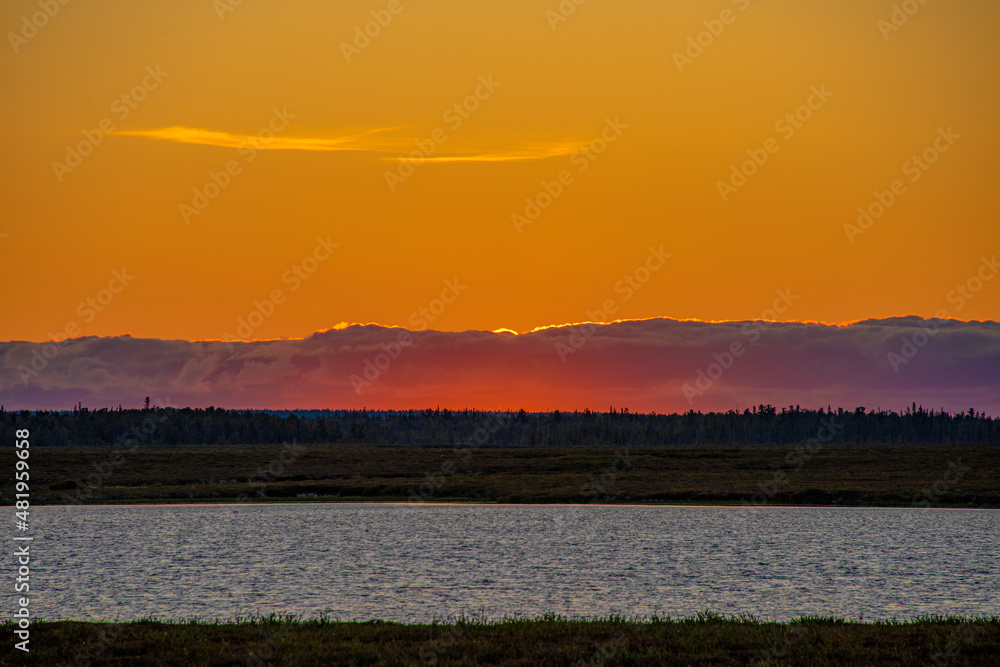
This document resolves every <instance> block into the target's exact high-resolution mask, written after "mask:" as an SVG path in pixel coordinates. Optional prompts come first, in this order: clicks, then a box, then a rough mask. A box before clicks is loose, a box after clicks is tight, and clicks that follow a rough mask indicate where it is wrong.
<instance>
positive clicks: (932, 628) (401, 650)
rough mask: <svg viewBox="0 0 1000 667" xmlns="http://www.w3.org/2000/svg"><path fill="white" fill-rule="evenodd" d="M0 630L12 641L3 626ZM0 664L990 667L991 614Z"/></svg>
mask: <svg viewBox="0 0 1000 667" xmlns="http://www.w3.org/2000/svg"><path fill="white" fill-rule="evenodd" d="M3 626H4V627H3V633H4V634H5V635H6V636H7V637H12V636H13V627H12V624H11V623H10V622H6V623H4V624H3ZM13 644H14V642H13V641H11V640H8V641H5V642H4V644H3V646H2V648H0V665H13V664H27V663H29V662H30V663H31V664H39V665H57V664H65V665H95V666H96V665H119V666H124V665H150V666H156V665H218V666H222V665H226V666H231V665H437V666H448V665H577V666H578V665H586V666H588V667H590V666H592V665H636V666H639V665H747V664H762V665H763V664H770V665H809V666H814V665H928V664H929V665H935V666H943V665H946V664H947V665H949V666H955V667H957V666H959V665H996V664H997V656H998V655H1000V617H989V618H962V617H925V618H920V619H917V620H914V621H908V622H899V621H886V622H874V623H861V622H849V621H844V620H841V619H835V618H802V619H799V620H797V621H793V622H789V623H776V622H768V621H759V620H757V619H755V618H753V617H749V616H742V617H733V618H724V617H721V616H717V615H714V614H711V613H705V614H699V615H698V617H696V618H689V619H681V620H671V619H657V618H654V619H652V620H645V621H636V620H629V619H625V618H621V617H609V618H602V619H594V620H570V619H566V618H563V617H559V616H555V615H547V616H544V617H541V618H535V619H505V620H502V621H482V620H471V621H470V620H467V619H458V620H455V621H451V622H439V623H433V624H423V625H409V624H399V623H386V622H381V621H370V622H341V621H333V620H330V619H318V620H306V621H301V620H296V619H294V618H279V617H273V616H272V617H268V618H256V619H250V620H244V621H240V622H236V623H215V622H208V623H206V622H196V621H191V622H161V621H155V620H151V619H145V620H139V621H134V622H130V623H85V622H78V621H53V622H44V621H41V622H36V623H34V624H33V625H32V631H31V654H30V657H28V656H25V654H23V653H22V652H20V651H17V650H15V649H14V645H13Z"/></svg>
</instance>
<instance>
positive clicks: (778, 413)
mask: <svg viewBox="0 0 1000 667" xmlns="http://www.w3.org/2000/svg"><path fill="white" fill-rule="evenodd" d="M146 405H147V407H146V408H143V409H138V410H136V409H128V410H123V409H121V408H120V407H119V408H118V409H117V410H112V409H102V410H88V409H87V408H84V407H79V406H78V407H77V408H76V409H74V410H73V411H72V412H69V411H63V412H54V411H49V412H46V411H38V412H35V411H27V410H24V411H20V412H6V411H3V409H2V408H0V424H2V425H3V426H4V427H5V430H4V433H5V434H7V433H12V432H13V431H12V429H24V428H27V429H29V430H30V432H31V444H32V445H34V446H36V447H37V446H48V445H112V444H117V445H133V444H136V445H139V446H142V445H202V444H233V445H247V444H276V443H293V442H296V443H346V444H374V445H427V446H438V447H453V446H471V447H477V446H483V447H486V446H492V447H498V446H499V447H517V446H523V447H533V446H547V445H557V446H577V445H588V446H610V447H633V446H643V445H689V444H696V445H707V444H719V445H767V444H802V443H807V442H810V441H812V442H815V440H812V439H813V438H815V439H816V440H818V441H819V442H823V443H836V442H839V443H865V444H950V445H959V444H998V443H1000V418H991V417H987V416H986V415H985V414H984V413H977V412H976V411H975V410H972V409H970V410H969V411H968V412H959V413H948V412H945V411H938V412H935V411H933V410H925V409H924V408H923V407H922V406H917V405H916V404H914V405H913V406H912V408H907V409H906V410H905V412H902V413H897V412H887V411H883V410H879V411H876V412H868V411H867V410H866V409H865V408H863V407H859V408H855V409H853V410H844V409H842V408H839V409H829V408H828V409H827V410H823V409H822V408H821V409H819V410H800V409H799V407H798V406H789V407H787V408H780V409H778V408H775V407H773V406H771V405H761V406H757V407H755V408H753V409H752V410H744V411H743V412H737V411H729V412H709V413H700V412H693V411H691V412H687V413H685V414H669V415H662V414H656V413H652V414H641V413H630V412H629V411H628V409H627V408H623V409H617V410H616V409H614V408H611V409H610V410H609V411H608V412H591V411H590V410H585V411H583V412H558V411H556V412H546V413H528V412H525V411H523V410H521V411H518V412H510V411H508V412H484V411H476V410H440V409H437V410H399V411H391V410H300V411H257V410H224V409H220V408H207V409H191V408H183V409H177V408H160V407H156V406H150V405H149V399H147V403H146ZM4 437H8V436H6V435H5V436H4Z"/></svg>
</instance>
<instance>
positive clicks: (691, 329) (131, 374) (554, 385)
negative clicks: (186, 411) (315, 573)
mask: <svg viewBox="0 0 1000 667" xmlns="http://www.w3.org/2000/svg"><path fill="white" fill-rule="evenodd" d="M146 396H150V397H152V399H153V400H154V401H156V402H157V403H159V404H160V405H172V406H178V407H183V406H192V407H207V406H209V405H215V406H219V407H227V408H275V409H278V408H360V407H368V408H388V409H393V408H425V407H435V406H441V407H449V408H464V407H470V408H471V407H476V408H481V409H515V410H516V409H520V408H524V409H526V410H553V409H560V410H582V409H583V408H591V409H595V410H606V409H608V407H609V406H615V407H616V408H620V407H628V408H629V409H630V410H631V411H645V412H648V411H657V412H684V411H687V410H689V409H694V410H701V411H708V410H728V409H743V408H746V407H750V406H751V405H756V404H761V403H771V404H774V405H777V406H783V405H792V404H799V405H801V406H803V407H819V406H824V407H825V406H826V405H828V404H830V405H833V406H835V407H836V406H842V407H855V406H859V405H864V406H866V407H868V408H869V409H874V408H877V407H881V408H885V409H894V410H898V409H901V408H903V407H905V406H907V405H909V404H910V403H911V402H917V403H920V404H923V405H924V407H926V408H935V409H939V408H942V407H943V408H946V409H948V410H966V409H968V408H970V407H972V408H975V409H976V410H986V411H987V412H988V413H989V414H992V415H998V414H1000V324H998V323H996V322H992V321H990V322H959V321H955V320H923V319H921V318H916V317H904V318H892V319H885V320H867V321H864V322H858V323H855V324H851V325H848V326H831V325H823V324H811V323H773V322H724V323H706V322H691V321H677V320H669V319H654V320H642V321H627V322H617V323H613V324H606V325H576V326H572V327H570V326H566V327H554V328H548V329H543V330H539V331H535V332H532V333H528V334H522V335H512V334H510V333H491V332H483V331H466V332H439V331H407V330H405V329H396V328H385V327H379V326H374V325H365V326H362V325H355V326H349V327H345V328H340V329H336V330H330V331H324V332H319V333H316V334H313V335H312V336H310V337H308V338H305V339H302V340H278V341H254V342H246V343H243V342H239V343H229V344H227V343H225V342H221V341H194V342H192V341H177V340H158V339H138V338H132V337H129V336H124V337H116V338H97V337H87V338H79V339H74V340H71V341H68V342H65V343H63V344H61V345H60V344H56V343H47V344H39V343H29V342H18V341H14V342H8V343H0V403H3V404H4V406H5V407H6V409H8V410H11V409H68V408H71V407H72V406H73V405H74V404H76V403H78V402H82V403H83V405H85V406H87V407H90V408H101V407H112V406H113V407H117V406H118V405H119V404H122V405H124V406H126V407H137V406H139V405H140V404H141V402H142V400H143V398H144V397H146Z"/></svg>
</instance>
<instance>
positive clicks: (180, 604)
mask: <svg viewBox="0 0 1000 667" xmlns="http://www.w3.org/2000/svg"><path fill="white" fill-rule="evenodd" d="M31 519H32V531H31V533H30V534H33V535H35V540H34V542H32V543H31V544H32V546H31V551H32V563H31V565H32V575H31V576H32V581H31V588H32V596H31V597H32V605H31V606H32V610H33V612H34V614H35V615H36V616H37V617H40V618H44V619H57V618H59V619H80V620H114V619H122V620H126V619H134V618H138V617H143V616H149V615H152V616H155V617H157V618H162V619H180V618H190V617H198V618H202V619H216V618H218V619H232V618H234V617H236V616H241V615H242V616H246V615H250V614H270V613H272V612H277V613H282V614H286V613H292V614H297V615H301V616H307V617H315V616H319V615H321V614H325V615H327V616H330V617H334V618H340V619H341V620H352V619H358V620H367V619H373V618H379V619H385V620H395V621H406V622H417V621H431V620H433V619H435V618H438V619H442V618H446V617H450V616H454V615H456V614H463V613H464V614H465V615H466V616H473V615H483V614H485V616H486V617H488V618H501V617H504V616H514V615H521V616H535V615H540V614H544V613H546V612H554V613H557V614H563V615H567V616H582V617H594V616H603V615H608V614H621V615H625V616H629V617H634V616H640V617H648V616H650V615H652V614H658V615H660V616H664V615H670V616H673V617H678V616H691V615H694V614H696V613H697V612H699V611H705V610H711V611H713V612H717V613H722V614H738V613H740V612H748V613H752V614H755V615H757V616H760V617H762V618H771V619H776V620H784V619H788V618H795V617H798V616H802V615H820V614H822V615H834V616H842V617H845V618H861V617H863V618H865V619H875V618H892V617H895V618H899V619H906V618H912V617H914V616H917V615H921V614H977V615H978V614H991V615H996V614H1000V596H998V591H1000V558H998V557H997V555H998V553H1000V512H996V511H988V510H985V511H977V510H944V509H834V508H788V507H662V506H659V507H649V506H599V505H580V506H577V505H571V506H566V505H561V506H552V505H430V504H428V505H408V504H289V505H189V506H162V505H161V506H155V505H150V506H131V507H129V506H104V507H100V506H97V507H36V508H32V510H31ZM11 551H13V549H11ZM4 560H5V564H4V568H5V570H6V572H5V574H6V575H7V576H8V581H12V580H13V576H14V575H13V573H12V568H13V565H12V561H13V558H12V557H8V558H6V559H4ZM7 600H8V606H9V607H11V612H12V611H13V598H12V595H9V596H7Z"/></svg>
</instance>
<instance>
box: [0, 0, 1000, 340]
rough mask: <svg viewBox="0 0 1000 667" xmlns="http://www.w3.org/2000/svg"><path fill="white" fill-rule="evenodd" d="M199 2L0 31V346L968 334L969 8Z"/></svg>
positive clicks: (983, 312) (972, 55)
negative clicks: (362, 331)
mask: <svg viewBox="0 0 1000 667" xmlns="http://www.w3.org/2000/svg"><path fill="white" fill-rule="evenodd" d="M224 2H225V0H218V2H215V3H214V4H213V2H212V1H211V0H178V1H175V2H170V3H165V2H164V3H153V2H140V3H136V2H124V1H122V0H104V1H96V0H95V1H93V2H69V3H68V4H65V5H58V4H57V3H55V2H52V3H51V4H52V5H53V6H57V7H58V11H55V10H53V9H52V8H51V7H50V10H49V11H50V12H54V15H52V16H51V17H48V16H45V15H44V14H41V13H39V12H42V11H43V10H42V9H40V5H39V4H38V3H36V2H28V1H26V0H10V1H8V2H5V3H3V5H2V6H0V26H2V27H3V32H4V33H5V34H6V40H5V41H6V42H7V43H6V44H4V45H3V47H2V48H0V53H2V54H3V55H2V56H0V81H2V84H0V85H2V86H3V100H4V103H3V105H2V106H0V134H2V137H3V146H4V159H3V161H2V167H0V169H2V171H0V198H2V202H3V206H2V208H0V280H2V284H3V286H4V289H3V290H2V294H0V312H2V313H3V316H2V319H0V340H30V341H42V340H46V339H48V338H49V337H50V336H52V335H55V334H58V333H60V332H63V331H66V332H67V333H70V335H81V334H88V335H89V334H96V335H115V334H120V333H123V332H131V333H132V334H133V335H136V336H142V337H153V338H182V339H218V338H223V337H224V336H225V335H226V334H227V333H228V334H234V335H237V336H242V334H239V333H237V330H238V329H239V327H240V326H241V324H240V318H243V319H244V320H249V321H253V322H255V323H256V324H255V325H253V326H249V321H248V326H244V327H243V330H244V331H246V332H248V334H247V335H246V336H245V337H247V338H278V337H304V336H308V335H309V334H310V333H312V332H314V331H317V330H322V329H327V328H330V327H333V326H335V325H337V324H338V323H340V322H378V323H382V324H386V325H402V326H409V327H411V328H424V327H430V328H435V329H442V330H449V331H460V330H465V329H487V330H491V329H497V328H500V327H506V328H510V329H513V330H516V331H528V330H531V329H534V328H535V327H538V326H543V325H548V324H556V323H563V322H577V321H581V320H586V319H600V318H599V317H592V316H593V315H599V314H598V313H596V311H597V310H603V309H604V308H605V304H608V305H610V306H613V309H614V311H615V313H614V315H609V317H608V318H609V319H611V318H630V319H634V318H648V317H660V316H665V317H672V318H678V319H685V318H699V319H707V320H728V319H749V318H758V317H762V315H763V316H765V317H766V316H768V310H767V309H769V308H771V307H772V305H773V304H774V302H775V300H776V298H778V297H776V296H775V295H776V291H777V290H787V291H790V293H792V294H794V295H795V296H796V297H797V298H796V299H795V300H794V303H793V304H792V305H791V306H789V307H788V308H786V309H785V311H784V312H776V313H775V314H776V319H794V320H818V321H825V322H843V321H848V320H857V319H862V318H868V317H886V316H892V315H906V314H916V315H921V316H925V317H929V316H933V315H935V314H937V313H938V311H940V310H941V309H946V310H947V316H948V317H955V318H959V319H965V320H968V319H996V318H997V315H998V305H1000V282H988V283H985V284H982V285H981V287H982V289H981V290H980V291H977V292H969V294H968V296H967V297H966V296H962V295H961V294H960V293H958V292H955V291H953V290H956V286H957V285H959V284H962V285H966V284H968V282H969V280H970V279H973V282H972V284H971V286H970V287H975V286H976V282H975V280H974V277H975V276H976V273H977V271H979V269H980V267H981V266H982V263H983V260H982V258H983V257H984V256H985V257H986V258H991V257H992V256H993V255H994V254H995V253H997V252H998V251H1000V224H998V222H1000V219H998V213H997V212H998V210H1000V207H998V204H1000V187H997V178H996V176H997V173H998V168H997V155H1000V150H998V149H1000V130H998V128H997V123H996V119H997V118H998V117H1000V41H998V40H997V39H996V26H997V25H1000V5H998V4H997V3H996V2H991V1H988V0H966V1H962V2H928V3H926V4H923V5H919V9H918V10H917V11H916V13H914V14H913V15H912V16H909V17H907V20H906V22H905V23H903V22H902V19H901V16H899V15H897V16H896V17H895V19H896V21H897V23H900V24H901V25H900V26H898V28H899V29H898V30H891V31H890V30H889V28H887V27H886V26H891V25H892V24H891V23H887V22H888V21H891V20H892V18H893V17H892V13H893V9H892V6H893V4H892V3H891V2H868V1H865V2H862V1H861V0H837V1H833V0H826V1H822V2H793V1H792V0H769V1H768V2H758V1H757V0H739V1H738V2H730V1H728V0H715V1H711V2H708V1H701V0H699V1H695V2H685V3H670V2H661V3H647V2H636V1H634V0H626V1H618V2H602V1H600V0H591V1H590V2H587V3H585V4H583V5H582V6H580V7H579V8H578V9H577V10H576V11H575V12H574V13H573V14H572V15H571V16H569V17H565V18H566V20H565V21H558V22H555V20H554V19H553V18H552V17H553V16H554V15H553V14H551V13H550V14H548V15H547V14H546V12H552V11H558V9H557V8H558V7H559V3H558V2H557V1H556V0H549V1H548V2H528V1H513V2H504V3H470V2H456V1H453V0H452V1H444V2H440V1H439V2H433V3H430V2H420V1H411V0H399V2H398V4H397V2H388V0H387V1H386V2H382V1H381V0H378V1H374V2H365V3H362V2H356V1H353V0H352V1H349V2H336V3H328V2H318V1H315V0H292V1H290V2H283V3H265V2H260V1H258V0H245V1H244V2H242V3H241V4H239V5H238V6H236V7H230V6H229V5H228V4H224ZM564 4H565V3H564ZM904 4H906V3H904ZM41 5H45V6H47V5H46V3H45V2H42V3H41ZM908 6H909V5H908ZM914 6H917V4H916V3H914ZM222 8H229V9H232V11H223V9H222ZM387 8H388V9H387ZM390 10H393V11H395V12H396V13H395V14H393V13H392V12H391V11H390ZM220 12H221V14H220ZM371 12H375V15H374V16H375V18H373V14H372V13H371ZM724 12H725V13H724ZM378 18H381V19H382V21H383V22H384V23H385V24H386V25H384V26H377V30H376V27H375V24H372V25H371V26H369V30H370V31H371V32H372V33H376V32H377V34H376V36H374V37H371V38H370V39H369V41H368V42H367V43H366V42H364V41H363V40H362V39H360V38H358V41H357V42H356V44H355V46H354V47H353V48H351V47H349V46H348V47H345V46H344V44H345V43H347V44H350V43H352V42H353V41H354V40H355V39H356V37H357V32H356V28H357V29H358V30H360V31H363V30H364V29H365V24H366V22H370V21H373V20H376V19H378ZM32 21H34V22H35V23H38V24H42V25H41V27H39V28H37V29H36V28H35V27H34V26H33V25H31V22H32ZM724 21H725V22H724ZM879 21H883V23H882V24H881V27H880V25H879ZM705 22H708V23H707V24H706V23H705ZM553 26H554V27H553ZM893 27H896V26H893ZM711 30H714V31H715V32H717V33H718V34H717V35H712V34H711V32H709V31H711ZM699 33H701V34H699ZM689 38H691V40H692V41H691V42H689V41H688V40H689ZM699 39H700V40H701V41H702V43H703V44H705V45H706V46H703V47H692V46H691V43H696V42H697V41H698V40H699ZM358 45H360V46H361V47H363V48H360V47H359V46H358ZM698 48H701V52H700V53H699V51H698ZM685 50H687V56H686V57H687V58H688V60H685V59H684V58H682V57H680V56H678V55H677V54H678V53H680V54H684V53H685ZM679 70H680V71H679ZM817 91H818V92H817ZM123 95H124V96H125V97H124V98H123ZM477 95H478V96H477ZM139 98H143V99H141V100H140V99H139ZM809 104H812V108H811V109H810V108H809V107H808V105H809ZM455 105H459V109H457V110H456V109H455ZM463 105H464V106H463ZM802 105H807V106H805V107H802ZM796 111H798V113H799V114H800V116H799V118H800V120H795V119H794V116H793V118H792V120H791V121H783V120H782V119H784V118H785V116H786V114H789V113H791V114H795V113H796ZM802 118H805V120H801V119H802ZM269 127H270V129H267V128H269ZM102 128H103V129H102ZM95 130H98V131H100V135H98V134H97V132H95ZM261 130H265V132H264V134H263V135H261V134H260V132H261ZM272 130H274V131H275V132H274V136H273V139H271V138H269V137H268V132H271V131H272ZM84 133H88V134H89V136H90V137H94V138H95V139H94V141H91V140H88V139H86V136H87V135H85V134H84ZM98 137H99V141H97V139H96V138H98ZM81 142H83V145H82V148H80V150H79V151H78V152H85V153H88V154H87V155H85V156H81V157H80V158H79V161H78V162H77V161H76V157H75V156H67V147H68V146H71V147H80V146H81ZM246 142H250V143H246ZM415 142H418V143H415ZM935 142H937V144H936V146H937V148H934V147H935ZM241 145H243V146H244V147H243V148H242V149H241V148H240V146H241ZM418 146H422V147H424V150H427V151H429V150H430V149H433V153H431V154H430V158H431V159H430V160H427V161H425V162H424V163H423V164H420V165H418V166H413V167H412V169H409V168H408V165H407V164H406V163H404V162H400V160H399V158H400V157H401V156H406V155H408V154H410V153H411V152H412V151H414V150H417V149H418ZM586 146H590V147H591V148H592V151H593V152H591V153H589V155H590V157H592V158H593V160H591V159H590V157H588V154H587V153H583V152H580V150H581V149H582V148H583V147H586ZM74 150H75V149H74ZM925 150H928V151H929V152H928V157H929V158H935V162H934V163H933V164H926V165H925V166H926V167H927V168H926V169H923V168H921V167H920V166H919V165H917V164H916V163H914V162H912V158H913V156H915V155H918V156H919V155H921V154H923V153H924V151H925ZM748 151H750V153H748ZM768 151H770V152H768ZM598 153H599V154H598ZM754 155H755V156H757V159H758V161H763V164H762V165H760V166H757V165H753V164H750V165H749V166H748V167H746V169H747V171H755V173H753V174H752V175H750V176H748V177H746V179H745V183H742V182H741V181H740V178H739V177H736V179H735V180H733V181H730V185H731V186H732V187H730V188H725V187H723V188H722V190H723V192H720V185H719V183H720V181H726V180H729V179H730V178H731V176H732V174H731V170H732V168H733V165H736V166H737V168H738V167H739V166H740V165H741V164H743V163H744V161H746V160H749V159H751V158H752V156H754ZM764 158H766V161H764ZM56 163H57V164H56ZM73 164H75V165H76V166H71V165H73ZM227 169H228V170H229V172H228V173H227ZM387 172H388V173H391V174H395V177H390V179H389V181H391V182H387V177H386V174H387ZM411 172H412V173H411ZM213 173H214V174H215V179H216V180H217V181H218V182H220V183H223V184H224V185H225V187H222V188H220V189H219V191H218V192H217V196H215V197H213V198H212V199H211V200H210V201H209V200H208V199H206V200H204V201H201V200H200V199H199V198H198V197H199V196H200V195H198V196H196V195H195V192H194V190H195V189H198V190H199V191H203V190H204V188H205V187H206V185H208V184H211V183H212V174H213ZM402 175H405V178H404V177H403V176H402ZM918 176H919V178H918ZM560 178H562V182H560ZM897 180H898V181H899V182H898V183H896V184H895V185H896V192H897V193H896V194H892V189H893V183H894V181H897ZM543 182H545V183H548V184H549V185H548V188H549V190H550V191H551V192H553V193H557V195H558V196H556V197H555V198H554V200H553V201H552V202H551V204H550V205H548V206H547V207H546V208H545V209H544V210H540V214H539V215H538V216H537V217H536V218H535V219H534V220H530V221H529V219H528V218H529V217H534V215H533V211H532V209H531V207H530V206H529V205H528V204H527V203H526V201H525V200H526V198H531V199H536V200H538V198H539V195H540V194H541V195H542V196H541V200H540V201H539V203H546V202H547V201H548V200H547V199H546V197H548V196H550V195H549V194H548V193H546V191H545V189H544V187H543ZM734 183H735V184H736V185H738V187H736V185H734ZM211 188H212V186H211V185H209V189H210V191H211ZM876 191H879V192H883V193H885V194H881V195H879V196H880V197H881V198H882V200H883V202H888V201H889V197H892V198H893V199H894V201H893V203H892V204H891V205H889V206H888V208H887V210H886V211H885V212H884V214H883V215H882V216H881V217H878V218H877V219H873V221H872V224H870V226H868V228H867V229H860V228H859V229H855V230H851V229H847V230H845V225H847V224H853V223H855V222H856V220H857V219H858V207H859V206H861V207H865V208H871V210H872V211H874V212H876V213H877V212H878V210H879V206H881V204H878V203H877V202H876V195H875V194H874V193H875V192H876ZM200 204H207V205H206V206H204V207H203V210H198V206H200ZM193 211H198V212H197V214H194V213H193ZM515 214H516V215H518V216H523V217H521V218H514V219H512V216H513V215H515ZM318 239H319V240H318ZM666 255H669V257H666ZM653 267H655V268H653ZM115 271H117V272H119V273H120V274H123V275H122V276H121V277H120V278H115V277H114V273H113V272H115ZM626 276H629V278H628V280H626ZM446 281H448V282H446ZM628 281H631V282H632V283H634V286H633V285H630V284H629V282H628ZM449 283H450V286H449ZM275 297H276V298H275ZM88 299H92V300H93V302H92V303H91V304H89V305H88V302H87V300H88ZM438 299H440V301H438ZM255 301H256V302H257V304H259V305H255ZM269 301H273V302H272V303H268V302H269ZM95 304H96V305H95ZM959 304H961V305H960V306H959ZM421 309H424V311H425V312H424V313H423V314H422V313H421ZM255 310H259V311H262V315H258V316H256V317H254V318H252V320H251V319H250V318H251V314H252V313H253V312H254V311H255ZM588 311H590V314H589V315H588ZM70 325H72V327H71V326H70ZM69 328H72V329H73V331H75V332H77V333H75V334H74V333H72V332H70V331H69Z"/></svg>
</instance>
